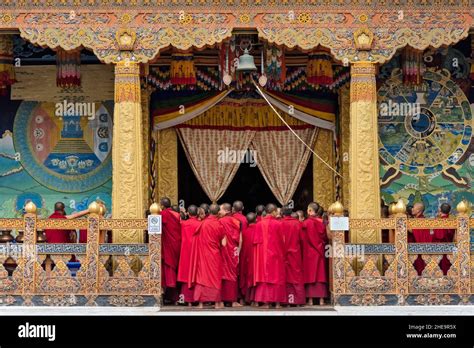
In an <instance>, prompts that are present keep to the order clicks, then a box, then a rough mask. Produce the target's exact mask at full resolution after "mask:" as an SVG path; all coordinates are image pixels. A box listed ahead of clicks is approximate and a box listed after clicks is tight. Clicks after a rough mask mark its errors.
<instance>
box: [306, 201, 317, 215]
mask: <svg viewBox="0 0 474 348" xmlns="http://www.w3.org/2000/svg"><path fill="white" fill-rule="evenodd" d="M318 210H319V204H318V203H316V202H312V203H309V204H308V215H317V213H318Z"/></svg>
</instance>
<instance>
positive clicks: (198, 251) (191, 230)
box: [160, 198, 328, 308]
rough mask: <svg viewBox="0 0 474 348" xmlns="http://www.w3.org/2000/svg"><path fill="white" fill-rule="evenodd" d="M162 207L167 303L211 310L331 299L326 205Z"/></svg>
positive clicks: (166, 204)
mask: <svg viewBox="0 0 474 348" xmlns="http://www.w3.org/2000/svg"><path fill="white" fill-rule="evenodd" d="M160 205H161V208H162V212H161V215H162V224H163V228H162V231H163V233H162V286H163V289H164V296H165V300H167V301H168V302H170V303H186V304H188V306H192V305H193V304H197V306H198V307H199V308H202V307H203V306H204V305H205V304H206V303H211V304H214V306H215V308H223V307H224V306H225V304H227V305H229V306H233V307H239V306H242V305H245V304H250V305H252V306H256V307H257V306H259V307H262V308H270V306H274V307H275V308H279V307H281V305H290V306H298V305H305V304H306V305H313V300H314V299H319V304H320V305H323V304H324V299H325V298H327V297H328V263H327V259H326V258H325V247H326V244H327V243H328V234H327V230H326V224H325V222H324V221H323V218H322V215H323V209H322V208H321V207H320V206H319V205H318V204H317V203H311V204H309V206H308V209H307V215H308V216H307V218H306V219H304V218H302V217H301V214H300V215H298V214H296V213H293V211H292V209H291V208H290V207H289V206H284V207H282V208H277V207H276V205H275V204H268V205H267V206H266V207H263V206H258V207H257V209H256V213H249V214H247V215H246V216H244V215H243V214H242V212H243V209H244V206H243V204H242V202H240V201H236V202H234V203H233V205H232V206H231V205H230V204H229V203H224V204H221V205H217V204H211V205H210V206H209V205H207V204H202V205H201V206H200V207H197V206H195V205H190V206H189V207H188V208H187V211H186V210H184V209H183V210H182V211H181V212H178V211H175V210H173V209H172V206H171V202H170V200H169V199H168V198H162V199H161V201H160Z"/></svg>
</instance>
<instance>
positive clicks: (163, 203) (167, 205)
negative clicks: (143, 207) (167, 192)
mask: <svg viewBox="0 0 474 348" xmlns="http://www.w3.org/2000/svg"><path fill="white" fill-rule="evenodd" d="M160 205H161V206H162V207H164V208H171V200H170V199H169V198H168V197H163V198H162V199H160Z"/></svg>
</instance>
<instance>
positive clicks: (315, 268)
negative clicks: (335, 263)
mask: <svg viewBox="0 0 474 348" xmlns="http://www.w3.org/2000/svg"><path fill="white" fill-rule="evenodd" d="M303 230H304V231H303V282H304V283H305V288H306V297H310V298H314V297H319V298H324V297H327V296H328V270H327V263H326V257H325V248H326V244H327V242H328V238H327V235H326V227H325V226H324V224H323V221H322V219H320V218H317V217H315V216H309V217H308V218H307V219H306V220H305V221H304V222H303Z"/></svg>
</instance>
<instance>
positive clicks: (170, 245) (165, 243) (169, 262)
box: [161, 208, 181, 289]
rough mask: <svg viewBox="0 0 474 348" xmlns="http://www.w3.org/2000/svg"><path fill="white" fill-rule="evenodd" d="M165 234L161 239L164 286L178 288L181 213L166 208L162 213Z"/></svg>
mask: <svg viewBox="0 0 474 348" xmlns="http://www.w3.org/2000/svg"><path fill="white" fill-rule="evenodd" d="M161 219H162V224H163V226H162V227H163V233H162V237H161V243H162V245H161V253H162V255H161V259H162V286H163V288H165V289H166V288H176V277H177V272H178V263H179V253H180V251H181V224H180V215H179V213H177V212H175V211H173V210H171V208H166V209H165V210H163V211H162V212H161Z"/></svg>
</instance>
